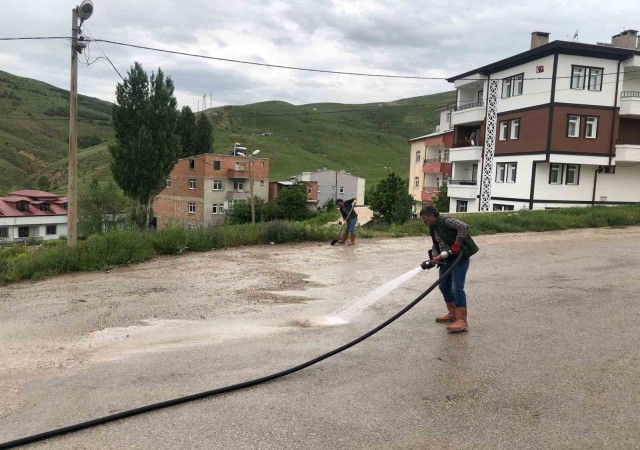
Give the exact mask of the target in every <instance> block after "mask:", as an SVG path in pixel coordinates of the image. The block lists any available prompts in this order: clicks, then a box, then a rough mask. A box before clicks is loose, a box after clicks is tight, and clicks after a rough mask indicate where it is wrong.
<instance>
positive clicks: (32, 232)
mask: <svg viewBox="0 0 640 450" xmlns="http://www.w3.org/2000/svg"><path fill="white" fill-rule="evenodd" d="M47 225H55V226H56V234H46V232H47ZM0 227H3V228H4V227H7V229H8V237H7V239H8V240H12V239H18V227H29V237H39V238H42V239H43V240H45V241H48V240H52V239H58V238H60V237H61V236H66V235H67V216H31V217H1V218H0Z"/></svg>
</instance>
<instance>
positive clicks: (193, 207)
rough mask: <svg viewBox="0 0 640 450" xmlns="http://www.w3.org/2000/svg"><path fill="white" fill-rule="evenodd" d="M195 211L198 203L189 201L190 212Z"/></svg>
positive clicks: (193, 212)
mask: <svg viewBox="0 0 640 450" xmlns="http://www.w3.org/2000/svg"><path fill="white" fill-rule="evenodd" d="M195 213H196V204H195V203H189V214H195Z"/></svg>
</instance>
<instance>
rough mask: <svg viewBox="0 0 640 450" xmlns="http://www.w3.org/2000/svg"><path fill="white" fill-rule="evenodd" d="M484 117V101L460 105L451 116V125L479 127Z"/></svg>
mask: <svg viewBox="0 0 640 450" xmlns="http://www.w3.org/2000/svg"><path fill="white" fill-rule="evenodd" d="M484 116H485V107H484V102H483V101H479V102H473V103H466V104H462V105H458V106H456V109H455V111H454V112H453V114H452V115H451V125H453V126H455V125H474V124H475V125H477V124H479V123H481V122H482V121H483V120H484Z"/></svg>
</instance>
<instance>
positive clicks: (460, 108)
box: [456, 100, 484, 111]
mask: <svg viewBox="0 0 640 450" xmlns="http://www.w3.org/2000/svg"><path fill="white" fill-rule="evenodd" d="M480 106H484V101H482V100H480V101H479V102H473V103H467V104H464V105H456V111H463V110H465V109H471V108H479V107H480Z"/></svg>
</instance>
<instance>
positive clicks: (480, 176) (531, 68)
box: [448, 30, 640, 211]
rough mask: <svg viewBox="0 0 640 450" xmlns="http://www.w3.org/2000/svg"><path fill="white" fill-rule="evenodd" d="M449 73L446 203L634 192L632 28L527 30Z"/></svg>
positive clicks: (636, 143) (639, 193)
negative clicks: (590, 34) (571, 38)
mask: <svg viewBox="0 0 640 450" xmlns="http://www.w3.org/2000/svg"><path fill="white" fill-rule="evenodd" d="M480 39H481V38H480ZM448 81H449V82H451V83H454V85H455V87H456V92H457V101H456V104H455V105H452V109H453V111H452V113H451V124H452V127H453V146H452V147H451V149H450V150H449V162H450V163H451V164H452V167H451V171H452V173H451V178H450V179H449V180H448V183H449V184H448V193H449V197H450V210H451V211H479V210H481V211H490V210H494V211H504V210H513V209H521V208H526V209H546V208H555V207H566V206H579V205H597V204H602V205H613V204H625V203H636V202H638V201H640V49H639V48H638V32H637V31H635V30H626V31H624V32H622V33H620V34H617V35H615V36H613V37H612V39H611V42H610V43H606V44H603V43H598V44H585V43H580V42H566V41H553V42H549V33H544V32H534V33H532V35H531V48H530V49H529V50H528V51H525V52H523V53H518V54H516V55H514V56H511V57H509V58H506V59H503V60H500V61H497V62H494V63H491V64H488V65H485V66H483V67H479V68H476V69H473V70H470V71H468V72H465V73H462V74H460V75H457V76H454V77H452V78H450V79H449V80H448Z"/></svg>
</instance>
